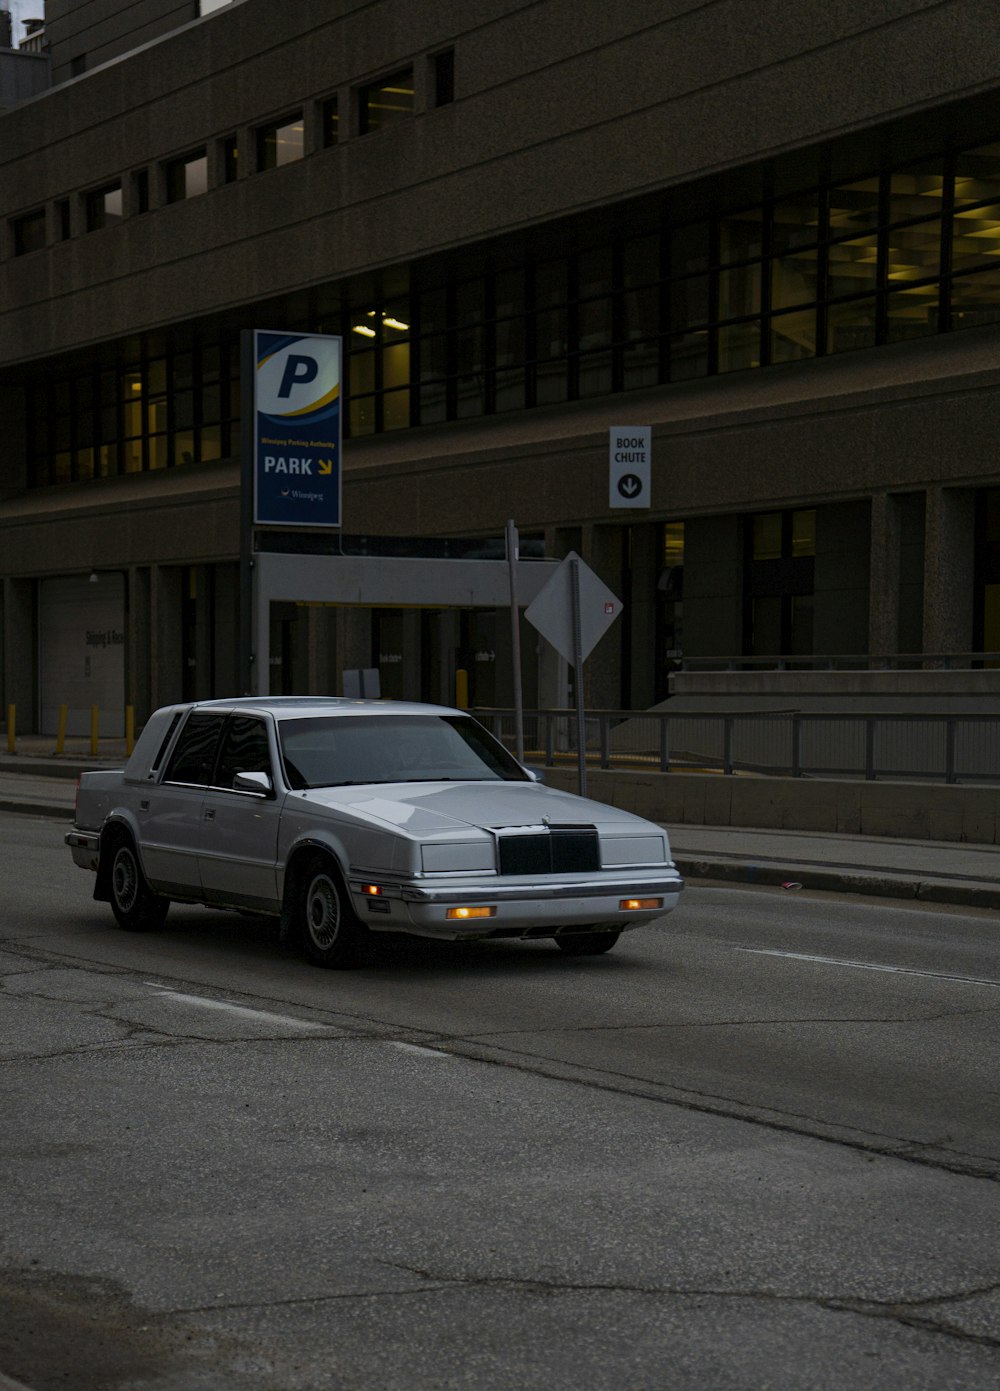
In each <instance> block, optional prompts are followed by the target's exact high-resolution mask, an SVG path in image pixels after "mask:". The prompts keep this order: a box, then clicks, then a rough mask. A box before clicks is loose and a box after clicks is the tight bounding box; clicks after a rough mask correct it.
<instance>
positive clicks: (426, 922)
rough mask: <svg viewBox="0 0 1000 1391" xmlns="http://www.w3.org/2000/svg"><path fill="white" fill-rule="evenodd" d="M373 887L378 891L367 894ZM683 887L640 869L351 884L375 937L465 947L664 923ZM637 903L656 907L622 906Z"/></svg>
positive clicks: (672, 873)
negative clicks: (465, 912)
mask: <svg viewBox="0 0 1000 1391" xmlns="http://www.w3.org/2000/svg"><path fill="white" fill-rule="evenodd" d="M373 887H377V888H378V889H379V890H380V892H379V893H378V894H377V895H373V894H371V892H370V890H371V888H373ZM683 887H684V881H683V879H682V878H681V877H680V875H679V874H678V873H677V871H676V869H674V868H673V867H672V866H671V867H669V868H668V867H666V866H664V868H663V869H658V870H655V871H651V870H649V869H644V870H641V871H637V872H636V873H633V874H630V875H629V876H628V877H627V878H626V877H624V876H623V875H622V874H621V873H619V872H617V871H614V872H612V873H609V874H603V875H599V876H594V875H571V876H558V877H553V878H548V877H546V878H544V879H539V878H531V879H529V878H521V877H516V878H510V879H503V880H501V879H497V880H496V881H495V882H490V883H484V882H483V881H482V880H481V879H480V880H477V881H475V882H474V883H469V882H467V881H466V882H461V881H456V880H455V879H447V880H442V881H437V882H428V881H426V880H422V881H420V882H416V881H411V882H409V883H403V884H397V885H392V884H380V885H377V886H376V885H367V886H366V885H365V884H364V883H361V882H357V881H356V880H354V879H353V878H352V880H351V885H350V888H351V898H352V901H353V905H354V909H355V912H356V913H357V915H358V917H359V918H360V920H361V921H362V922H363V923H364V925H365V926H366V927H368V928H369V929H370V930H371V931H373V932H379V931H382V932H411V933H414V934H416V935H418V936H423V937H440V938H445V939H449V940H452V941H459V940H464V941H468V940H471V939H475V938H488V937H554V936H557V935H558V934H559V933H560V932H561V931H578V930H580V929H584V928H600V929H601V930H608V929H614V930H615V931H621V932H624V931H626V930H627V929H629V928H633V927H641V926H643V924H645V923H649V922H652V921H653V920H654V919H656V918H660V917H663V915H664V914H665V913H669V912H671V910H672V909H674V908H676V907H677V901H678V898H679V896H680V893H681V890H682V889H683ZM632 899H641V900H644V901H647V902H648V901H652V903H653V904H655V906H648V907H647V906H643V907H633V908H626V907H623V903H624V902H626V901H628V900H632ZM449 909H451V910H453V911H454V910H457V909H469V910H472V911H475V910H482V909H491V910H492V912H491V913H490V916H488V917H470V918H469V919H467V920H461V919H455V918H449V917H448V910H449Z"/></svg>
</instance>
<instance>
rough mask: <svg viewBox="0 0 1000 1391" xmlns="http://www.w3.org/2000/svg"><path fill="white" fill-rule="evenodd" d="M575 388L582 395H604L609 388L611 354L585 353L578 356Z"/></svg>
mask: <svg viewBox="0 0 1000 1391" xmlns="http://www.w3.org/2000/svg"><path fill="white" fill-rule="evenodd" d="M577 390H578V393H579V395H580V396H581V397H583V396H605V395H607V393H608V392H609V391H610V390H611V354H610V353H609V352H605V353H585V354H584V355H583V356H582V357H581V358H580V366H579V373H578V379H577Z"/></svg>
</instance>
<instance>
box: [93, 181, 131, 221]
mask: <svg viewBox="0 0 1000 1391" xmlns="http://www.w3.org/2000/svg"><path fill="white" fill-rule="evenodd" d="M121 220H122V186H121V184H109V185H108V186H107V188H99V189H95V190H94V192H93V193H88V194H87V231H88V232H96V231H98V230H99V229H100V228H101V227H110V226H112V225H113V224H114V223H116V222H121Z"/></svg>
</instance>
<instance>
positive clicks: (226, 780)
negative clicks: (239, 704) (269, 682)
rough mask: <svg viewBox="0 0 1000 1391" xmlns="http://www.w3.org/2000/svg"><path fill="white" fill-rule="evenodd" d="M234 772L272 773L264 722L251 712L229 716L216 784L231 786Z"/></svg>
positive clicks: (269, 774)
mask: <svg viewBox="0 0 1000 1391" xmlns="http://www.w3.org/2000/svg"><path fill="white" fill-rule="evenodd" d="M237 773H266V774H267V775H268V777H270V776H271V750H270V746H269V745H268V740H267V725H266V724H265V723H264V721H263V720H258V719H255V718H254V717H253V716H251V715H231V716H230V717H229V722H228V724H227V725H226V733H225V736H224V738H223V740H222V753H221V754H220V756H219V767H218V771H217V773H216V775H215V779H214V781H215V785H216V787H232V785H233V781H234V779H235V777H236V774H237Z"/></svg>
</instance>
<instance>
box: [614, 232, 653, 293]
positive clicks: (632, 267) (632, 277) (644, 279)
mask: <svg viewBox="0 0 1000 1391" xmlns="http://www.w3.org/2000/svg"><path fill="white" fill-rule="evenodd" d="M622 259H623V266H622V278H623V282H624V284H625V285H627V286H629V285H654V284H655V283H656V282H657V281H658V280H659V278H660V239H659V237H656V236H653V237H640V238H639V239H638V240H637V241H628V242H626V243H625V248H624V254H623V258H622Z"/></svg>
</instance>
